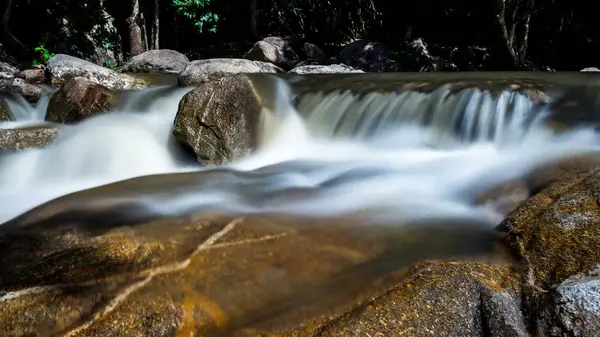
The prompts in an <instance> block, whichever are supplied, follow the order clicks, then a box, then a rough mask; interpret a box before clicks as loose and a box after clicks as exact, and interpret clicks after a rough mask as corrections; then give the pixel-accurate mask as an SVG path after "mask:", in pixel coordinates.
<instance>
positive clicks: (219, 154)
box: [174, 74, 261, 165]
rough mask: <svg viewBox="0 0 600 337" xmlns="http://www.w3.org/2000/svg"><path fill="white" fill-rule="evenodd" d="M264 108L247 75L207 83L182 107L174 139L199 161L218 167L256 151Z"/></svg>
mask: <svg viewBox="0 0 600 337" xmlns="http://www.w3.org/2000/svg"><path fill="white" fill-rule="evenodd" d="M260 112H261V104H260V101H259V98H258V97H257V96H256V94H255V92H254V90H253V85H252V83H251V81H250V79H249V78H248V77H247V76H246V75H243V74H240V75H236V76H232V77H224V78H221V79H220V80H218V81H212V82H207V83H204V84H202V85H200V86H198V88H196V89H194V90H192V91H190V92H188V93H187V94H186V95H185V96H184V97H183V98H182V99H181V102H180V103H179V110H178V111H177V116H176V117H175V130H174V135H175V138H176V139H177V140H179V142H181V143H182V144H184V145H185V146H187V147H189V148H190V149H192V150H193V152H194V153H195V154H196V156H197V158H198V161H199V162H201V163H204V164H206V165H217V164H223V163H227V162H230V161H231V160H233V159H235V158H238V157H241V156H243V155H245V154H247V153H249V152H250V151H251V150H252V149H254V148H255V147H256V144H257V139H256V136H257V132H258V119H259V117H260Z"/></svg>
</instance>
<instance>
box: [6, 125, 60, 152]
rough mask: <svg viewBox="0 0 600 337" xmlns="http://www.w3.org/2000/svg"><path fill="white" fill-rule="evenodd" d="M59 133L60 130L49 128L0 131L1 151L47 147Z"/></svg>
mask: <svg viewBox="0 0 600 337" xmlns="http://www.w3.org/2000/svg"><path fill="white" fill-rule="evenodd" d="M58 132H59V130H58V128H55V127H48V126H39V127H37V126H36V127H27V128H17V129H0V150H23V149H28V148H37V147H45V146H46V145H48V144H50V143H51V142H52V141H53V140H54V138H56V136H57V135H58Z"/></svg>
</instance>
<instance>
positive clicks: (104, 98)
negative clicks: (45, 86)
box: [46, 77, 118, 123]
mask: <svg viewBox="0 0 600 337" xmlns="http://www.w3.org/2000/svg"><path fill="white" fill-rule="evenodd" d="M117 98H118V97H117V93H116V92H113V91H112V90H110V89H109V88H107V87H105V86H103V85H101V84H97V83H95V82H92V81H90V80H87V79H86V78H84V77H74V78H72V79H70V80H69V82H67V83H66V84H65V85H64V86H63V87H62V88H60V89H59V90H58V91H57V92H56V93H55V94H54V95H53V96H52V98H51V99H50V102H49V103H48V110H47V113H46V120H47V121H51V122H57V123H72V122H77V121H80V120H82V119H84V118H86V117H89V116H94V115H97V114H100V113H103V112H105V111H106V110H108V109H110V108H111V107H113V106H114V105H115V104H116V103H117Z"/></svg>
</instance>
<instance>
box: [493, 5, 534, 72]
mask: <svg viewBox="0 0 600 337" xmlns="http://www.w3.org/2000/svg"><path fill="white" fill-rule="evenodd" d="M533 5H534V0H518V1H515V2H514V3H513V4H512V5H511V6H510V7H506V5H505V1H503V0H497V1H496V6H497V7H496V8H497V9H498V11H497V12H496V24H497V25H498V27H499V29H500V38H501V40H502V49H504V51H505V52H504V59H505V61H504V62H503V63H505V64H506V65H507V66H509V67H511V68H512V69H515V70H520V69H522V68H523V66H524V65H525V59H526V57H527V47H528V42H529V24H530V21H531V15H532V14H533Z"/></svg>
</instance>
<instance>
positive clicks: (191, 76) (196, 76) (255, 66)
mask: <svg viewBox="0 0 600 337" xmlns="http://www.w3.org/2000/svg"><path fill="white" fill-rule="evenodd" d="M282 72H283V70H282V69H281V68H279V67H277V66H276V65H274V64H272V63H268V62H260V61H250V60H245V59H227V58H221V59H207V60H197V61H192V62H190V63H188V65H187V66H186V67H185V69H183V71H182V72H181V73H180V74H179V84H180V85H184V86H197V85H200V84H202V83H206V82H210V81H214V80H219V79H221V78H223V77H224V76H231V75H235V74H240V73H270V74H275V73H282Z"/></svg>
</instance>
